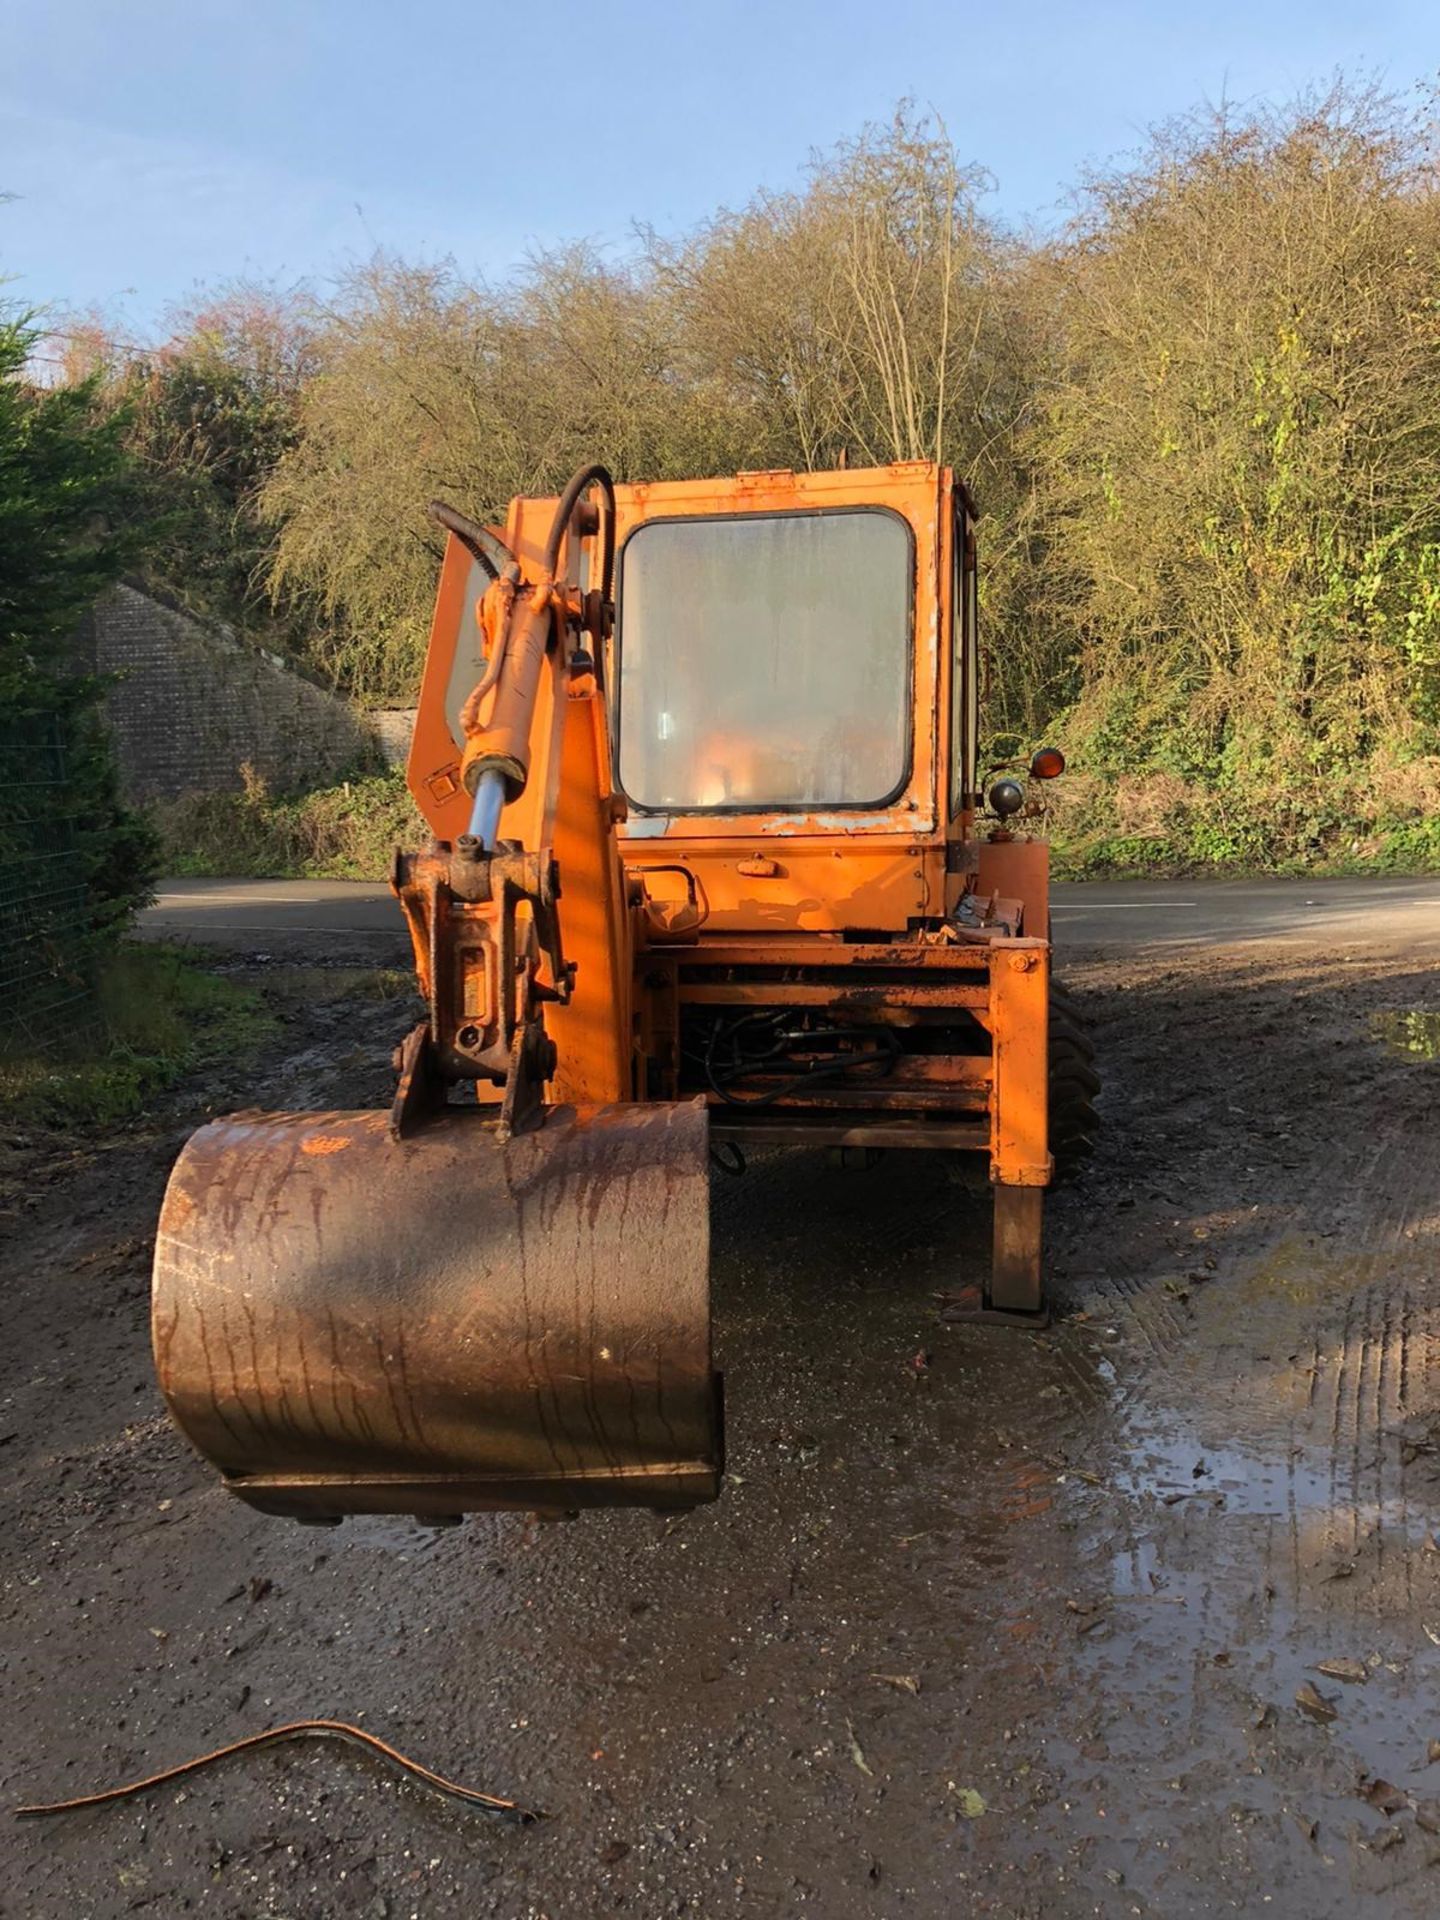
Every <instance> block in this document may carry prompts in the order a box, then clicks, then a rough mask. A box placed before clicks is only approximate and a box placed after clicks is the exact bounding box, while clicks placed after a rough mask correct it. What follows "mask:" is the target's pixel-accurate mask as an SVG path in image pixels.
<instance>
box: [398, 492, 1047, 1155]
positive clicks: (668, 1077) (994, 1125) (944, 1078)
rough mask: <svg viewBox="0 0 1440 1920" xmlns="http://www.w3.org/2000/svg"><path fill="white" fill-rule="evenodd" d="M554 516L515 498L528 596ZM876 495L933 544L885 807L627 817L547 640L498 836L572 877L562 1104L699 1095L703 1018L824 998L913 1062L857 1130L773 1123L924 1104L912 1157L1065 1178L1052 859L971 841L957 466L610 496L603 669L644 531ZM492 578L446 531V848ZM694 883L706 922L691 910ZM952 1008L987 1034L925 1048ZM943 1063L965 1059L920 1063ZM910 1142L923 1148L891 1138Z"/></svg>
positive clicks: (419, 761) (438, 734)
mask: <svg viewBox="0 0 1440 1920" xmlns="http://www.w3.org/2000/svg"><path fill="white" fill-rule="evenodd" d="M555 506H556V502H555V500H554V499H553V498H548V499H541V500H530V499H524V500H516V501H514V502H513V503H512V504H511V507H510V511H509V514H508V516H507V520H506V524H505V527H504V529H503V538H504V541H505V544H506V545H507V546H508V548H509V549H510V551H511V552H512V553H513V554H514V555H515V556H516V558H517V559H518V561H519V562H520V565H521V569H522V574H523V576H524V580H525V582H526V584H527V585H529V584H530V583H532V582H534V581H536V580H538V579H539V578H540V573H541V555H542V550H543V545H544V542H545V539H546V535H547V532H548V530H549V528H550V525H551V521H552V518H553V516H554V512H555ZM875 506H879V507H885V508H888V509H890V510H891V511H893V512H894V513H897V514H899V515H900V516H902V517H903V519H904V520H905V522H906V524H907V526H908V528H909V530H910V534H911V537H912V539H913V544H914V556H915V575H914V602H913V627H912V632H913V659H912V671H911V687H910V702H911V712H910V722H911V742H912V746H911V753H910V766H909V773H908V777H907V779H906V783H905V786H904V788H903V790H902V791H901V792H900V793H899V794H898V796H897V797H896V798H895V799H894V800H893V801H892V802H891V803H889V804H888V805H886V806H883V807H880V808H876V809H871V810H868V811H867V810H857V809H833V810H826V809H823V808H817V809H813V810H810V811H803V812H801V811H770V812H764V811H762V812H755V813H717V812H704V811H686V812H681V811H676V812H673V813H670V814H666V815H660V814H656V813H648V814H642V813H640V812H639V811H637V810H633V809H632V810H630V813H629V817H628V818H626V817H625V816H626V811H627V809H626V803H625V800H624V798H623V796H622V795H620V794H619V793H618V792H617V791H616V790H615V786H614V774H613V754H612V749H611V735H610V725H609V715H608V712H607V705H606V699H605V696H604V694H603V693H601V692H598V691H597V690H596V687H595V682H594V678H593V677H592V678H591V680H590V682H589V686H588V688H587V686H586V684H585V679H584V676H583V675H582V676H581V678H580V680H579V681H578V682H576V681H575V679H574V677H573V675H572V677H571V679H570V680H569V681H567V679H566V675H565V672H564V668H563V664H562V661H561V653H562V651H563V650H562V649H561V648H559V647H558V646H555V647H552V654H551V659H550V670H549V671H548V672H546V671H542V672H541V675H540V682H539V688H538V693H537V696H536V702H535V709H534V716H533V724H532V726H531V729H530V736H529V748H530V778H529V782H528V784H527V785H526V787H525V790H524V792H523V793H522V794H520V796H519V797H518V798H517V799H515V800H513V801H512V802H511V803H510V804H509V805H508V806H507V807H506V808H505V811H504V813H503V815H502V819H501V826H500V836H501V839H502V840H517V841H520V842H521V843H522V844H523V845H524V846H525V847H527V848H536V847H544V846H549V847H553V849H554V852H555V855H556V858H557V860H558V862H559V867H560V874H561V885H562V899H561V907H560V913H561V920H562V925H563V935H564V944H565V953H566V959H567V961H569V962H572V963H573V964H574V965H575V968H576V973H575V991H574V994H573V997H572V998H571V1000H570V1001H569V1003H568V1005H563V1006H561V1005H557V1006H554V1007H550V1008H547V1010H546V1015H545V1021H546V1028H547V1031H548V1032H549V1033H550V1034H551V1035H552V1037H553V1038H554V1040H555V1042H556V1045H557V1048H558V1054H559V1065H558V1067H557V1069H556V1073H555V1076H554V1079H553V1081H552V1082H551V1085H550V1093H551V1096H552V1097H553V1098H554V1099H556V1100H564V1101H573V1102H577V1103H579V1102H582V1101H583V1102H589V1101H604V1100H615V1099H621V1100H624V1099H642V1100H643V1099H646V1098H675V1097H677V1094H683V1092H684V1091H686V1088H685V1087H684V1086H683V1085H682V1084H681V1075H682V1065H681V1062H680V1057H679V1055H680V1048H679V1041H678V1037H677V1036H678V1033H679V1021H680V1019H681V1016H682V1012H683V1009H685V1008H686V1007H689V1008H701V1007H708V1006H716V1005H721V1006H723V1005H730V1006H734V1007H736V1008H744V1007H747V1006H755V1007H766V1008H775V1007H781V1006H806V1007H819V1008H822V1009H824V1008H829V1009H831V1010H832V1011H834V1012H835V1013H836V1017H837V1018H841V1019H853V1020H855V1021H857V1022H859V1021H861V1020H863V1021H864V1022H865V1023H866V1024H867V1026H870V1027H873V1026H875V1025H876V1024H879V1025H886V1024H889V1025H893V1026H895V1027H896V1028H897V1029H901V1030H905V1032H906V1033H907V1035H908V1036H909V1037H908V1038H907V1040H906V1047H907V1050H906V1051H905V1052H904V1053H903V1054H902V1056H901V1063H900V1064H899V1065H897V1068H896V1071H895V1072H894V1073H893V1074H892V1075H891V1076H889V1078H888V1079H886V1080H883V1081H881V1080H873V1079H872V1080H871V1081H869V1082H867V1083H866V1085H865V1086H863V1087H861V1086H857V1087H856V1088H854V1089H853V1090H852V1095H851V1098H850V1100H849V1109H848V1110H847V1114H846V1116H845V1117H844V1118H837V1117H836V1111H837V1109H839V1108H840V1107H842V1106H844V1105H845V1102H844V1101H842V1100H841V1099H840V1098H838V1096H837V1094H836V1092H835V1090H834V1089H831V1090H829V1091H828V1092H824V1093H822V1092H820V1091H818V1090H817V1091H816V1092H815V1093H814V1094H813V1095H810V1096H808V1097H807V1096H806V1095H805V1094H804V1093H803V1092H802V1093H795V1094H787V1095H784V1096H782V1097H781V1098H780V1099H778V1100H777V1101H776V1102H775V1104H774V1106H773V1107H771V1108H770V1109H769V1110H768V1112H767V1113H766V1114H765V1115H764V1116H761V1118H763V1120H764V1124H765V1127H766V1128H768V1129H769V1130H770V1135H773V1136H778V1134H779V1131H780V1122H781V1120H782V1119H785V1118H787V1116H788V1117H793V1119H794V1121H795V1124H796V1126H797V1127H803V1126H804V1125H808V1124H810V1123H814V1124H815V1125H816V1126H817V1127H821V1126H823V1127H824V1129H825V1131H824V1135H823V1137H825V1138H832V1139H838V1138H844V1137H846V1130H847V1129H848V1132H849V1135H851V1136H853V1137H854V1138H855V1139H857V1140H858V1139H859V1138H860V1136H861V1135H862V1134H866V1133H867V1132H869V1131H870V1130H871V1127H870V1121H869V1119H868V1118H867V1116H873V1115H876V1114H882V1115H885V1116H888V1117H889V1119H890V1120H891V1121H893V1122H901V1121H903V1120H904V1119H905V1117H906V1116H907V1115H908V1116H911V1117H913V1118H914V1120H915V1121H916V1124H917V1132H916V1135H915V1143H916V1144H927V1145H943V1144H963V1145H969V1146H972V1147H980V1148H982V1149H983V1150H985V1151H986V1152H987V1153H988V1155H989V1160H990V1171H991V1176H992V1178H993V1179H994V1180H995V1181H997V1182H998V1183H1001V1184H1004V1185H1010V1186H1016V1187H1036V1186H1043V1185H1045V1184H1046V1183H1047V1182H1048V1180H1049V1177H1050V1168H1051V1163H1050V1155H1049V1151H1048V1144H1047V1138H1046V1125H1047V1119H1046V1110H1047V1092H1046V1048H1047V1031H1046V1029H1047V1003H1048V981H1049V958H1050V956H1049V944H1048V943H1049V907H1048V872H1047V866H1046V849H1045V848H1044V847H1043V846H1042V845H1040V844H1038V843H1035V842H1031V841H1027V840H1023V839H1014V838H1010V839H1007V838H1004V837H1001V838H998V839H990V838H982V837H978V836H977V829H976V819H975V808H976V803H977V799H978V795H977V793H976V787H977V784H978V783H977V775H976V768H975V765H974V754H975V742H974V740H973V738H968V737H967V738H965V739H964V741H963V743H962V745H961V746H960V748H959V749H958V758H959V760H960V764H959V765H956V764H955V760H956V758H957V749H956V747H955V743H954V740H953V738H952V733H953V728H952V718H951V716H952V710H953V709H954V708H955V707H956V706H957V704H958V706H959V708H960V709H961V710H963V711H965V712H966V713H969V712H970V711H972V709H973V699H972V694H973V689H972V688H971V687H970V686H969V685H968V684H961V683H960V682H959V681H957V680H956V675H957V674H960V675H962V676H963V675H974V674H975V673H976V672H977V671H978V667H977V653H976V638H975V635H974V633H973V631H972V630H971V627H970V623H971V622H972V621H973V618H974V611H973V609H974V595H973V591H970V590H969V588H970V587H971V584H972V579H971V576H972V574H973V566H974V542H973V512H972V509H971V506H970V503H969V500H968V497H967V496H966V494H965V492H964V489H963V487H961V486H960V485H959V483H958V482H957V481H956V480H955V479H954V477H953V476H952V475H951V473H950V472H949V471H948V470H947V469H944V468H939V467H936V466H933V465H931V464H929V463H928V462H909V463H903V464H900V465H896V466H890V467H882V468H874V469H862V470H854V471H844V472H835V473H815V474H791V473H762V474H743V475H740V476H738V477H735V478H730V479H721V480H695V481H681V482H664V483H655V484H653V485H635V486H622V487H618V488H617V489H616V519H617V525H616V529H615V532H616V541H617V549H618V578H619V591H618V599H619V606H620V613H619V622H620V631H619V634H618V637H617V642H612V644H611V647H610V649H609V651H608V653H604V652H602V657H601V661H600V666H601V670H602V672H601V678H602V679H604V680H608V681H610V682H612V683H613V681H614V679H615V674H614V670H613V662H614V646H615V644H617V643H618V645H619V646H621V647H623V645H624V565H625V541H626V539H627V538H628V536H629V535H630V534H632V533H633V532H634V531H635V530H636V529H637V528H638V527H640V526H642V525H643V524H644V523H645V522H646V521H648V520H651V519H655V518H667V519H674V518H679V517H686V516H716V515H723V516H732V515H741V514H746V513H765V514H774V513H784V512H786V511H800V512H823V511H825V510H826V509H830V508H843V507H852V508H853V507H875ZM594 546H595V539H594V537H593V536H592V537H589V538H586V539H585V540H583V541H582V540H581V538H580V537H579V536H572V538H571V540H570V542H569V548H570V549H573V550H574V551H573V552H571V553H570V555H569V559H568V582H569V586H570V587H571V588H572V589H574V588H577V587H579V586H583V585H585V584H587V582H588V580H589V579H590V578H591V574H590V572H588V571H587V572H586V573H585V574H584V577H583V578H582V564H583V568H585V569H593V567H594V564H595V554H594ZM582 548H583V563H582ZM957 560H959V561H962V562H963V564H961V565H959V566H957ZM485 584H486V582H485V576H484V575H483V573H482V572H481V570H480V568H479V567H478V566H477V565H476V563H475V562H474V561H473V560H472V559H471V556H470V554H469V553H468V552H467V551H466V550H465V548H464V547H463V546H462V545H461V544H460V543H459V542H458V541H457V540H456V539H455V538H453V537H452V538H451V539H450V541H449V545H448V548H447V552H446V556H445V562H444V567H443V570H442V574H441V580H440V587H439V594H438V598H437V603H436V611H435V621H434V625H433V628H432V633H431V641H430V650H429V655H428V658H427V662H426V668H425V676H424V683H423V686H422V689H421V695H420V706H419V714H418V719H417V723H416V729H415V736H414V743H413V747H412V752H411V758H410V770H409V782H410V788H411V792H412V793H413V794H414V797H415V799H416V802H417V804H418V805H419V807H420V809H421V811H422V812H423V813H424V815H425V817H426V819H427V820H428V822H429V824H430V826H431V828H432V830H433V831H434V832H435V834H436V835H437V837H439V838H441V839H444V840H454V839H456V838H457V837H458V836H459V835H461V834H463V833H464V832H465V831H466V830H467V825H468V820H469V813H470V799H469V795H468V794H467V793H466V791H465V789H464V785H463V784H462V770H461V768H462V758H463V756H464V749H465V739H464V735H463V731H462V730H461V728H460V722H459V715H460V709H461V706H462V705H463V701H464V697H465V694H466V692H467V691H468V689H469V688H471V687H473V686H474V684H475V682H476V680H478V678H479V675H480V671H481V661H480V652H481V650H482V647H483V644H484V643H483V641H482V640H481V638H480V624H479V622H478V620H477V617H476V613H475V604H476V602H477V600H478V599H479V598H480V596H481V594H482V592H483V590H484V588H485ZM560 584H561V586H562V588H563V587H564V585H565V584H566V583H565V582H561V583H560ZM525 591H526V586H522V587H521V589H520V593H521V595H523V594H524V592H525ZM519 604H520V601H519V600H518V599H517V607H518V606H519ZM957 620H958V621H959V622H960V637H961V644H959V645H957V644H955V642H954V638H953V636H954V635H955V627H956V622H957ZM467 676H468V678H467ZM967 731H973V725H971V726H970V727H969V728H968V729H967ZM675 869H679V870H681V871H678V872H677V871H675ZM667 870H668V871H667ZM691 895H693V897H694V899H695V900H696V901H697V902H698V903H699V904H698V906H697V907H696V908H695V909H692V908H691V907H690V906H689V905H687V904H686V902H687V900H688V898H689V897H690V896H691ZM697 921H699V922H700V924H698V925H697V924H696V922H697ZM947 1020H948V1021H950V1022H951V1023H952V1026H955V1027H958V1028H963V1029H965V1030H966V1031H968V1032H970V1033H971V1035H972V1040H971V1041H969V1042H966V1043H965V1045H966V1046H968V1047H969V1048H970V1051H965V1050H964V1049H963V1048H960V1047H956V1046H951V1043H950V1042H949V1041H946V1042H945V1043H944V1046H942V1045H941V1043H940V1041H939V1040H938V1039H937V1038H936V1036H934V1035H933V1034H932V1036H931V1038H930V1039H929V1040H928V1041H926V1042H925V1043H924V1045H918V1044H917V1045H916V1047H915V1050H913V1051H911V1050H909V1049H910V1046H911V1042H912V1041H913V1040H914V1036H915V1033H916V1032H917V1031H918V1030H919V1029H922V1028H925V1027H927V1026H928V1027H931V1028H933V1027H936V1026H937V1025H938V1026H942V1027H944V1023H945V1022H946V1021H947ZM944 1031H945V1032H947V1033H949V1032H950V1031H951V1028H950V1027H944ZM962 1037H963V1036H962ZM945 1046H950V1049H951V1050H950V1051H949V1052H948V1053H947V1052H946V1051H945V1050H944V1047H945ZM926 1047H929V1049H930V1050H929V1051H926ZM937 1048H938V1051H937V1050H936V1049H937ZM935 1061H949V1063H950V1064H949V1065H948V1066H946V1067H933V1066H927V1064H926V1063H927V1062H935ZM947 1090H948V1091H947ZM827 1116H829V1117H828V1118H827ZM937 1116H939V1117H938V1118H937ZM946 1116H948V1118H949V1120H950V1121H952V1122H953V1127H952V1128H951V1132H950V1133H949V1134H947V1133H946V1129H945V1127H944V1125H942V1124H941V1121H943V1120H944V1119H945V1117H946ZM744 1117H745V1116H737V1115H735V1114H733V1113H731V1112H730V1111H729V1110H728V1109H726V1108H724V1107H723V1106H722V1105H720V1104H718V1103H717V1104H716V1106H715V1107H714V1109H713V1111H712V1119H714V1120H715V1122H716V1124H717V1125H720V1124H727V1125H734V1126H735V1127H736V1128H739V1126H740V1124H741V1121H742V1119H744ZM750 1118H751V1120H752V1122H753V1124H754V1126H755V1128H758V1127H759V1119H757V1117H756V1116H750ZM922 1119H923V1122H924V1125H923V1127H921V1125H920V1123H921V1121H922ZM977 1129H978V1130H977ZM922 1134H923V1136H924V1137H923V1139H922ZM952 1136H953V1137H952ZM757 1137H760V1136H759V1135H758V1133H757ZM767 1137H769V1136H767ZM817 1137H821V1136H819V1135H817ZM894 1143H895V1144H901V1145H903V1144H907V1141H906V1140H905V1139H904V1138H902V1137H901V1135H900V1133H899V1132H897V1133H896V1135H895V1140H894Z"/></svg>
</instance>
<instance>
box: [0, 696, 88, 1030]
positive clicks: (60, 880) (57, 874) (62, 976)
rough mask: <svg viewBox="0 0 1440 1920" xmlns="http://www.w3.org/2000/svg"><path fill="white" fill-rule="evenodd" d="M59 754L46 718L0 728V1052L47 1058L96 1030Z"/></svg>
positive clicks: (80, 887)
mask: <svg viewBox="0 0 1440 1920" xmlns="http://www.w3.org/2000/svg"><path fill="white" fill-rule="evenodd" d="M69 801H70V793H69V789H68V787H67V784H66V768H65V750H64V746H63V743H62V740H61V735H60V729H59V726H58V724H57V723H56V722H55V721H54V720H53V719H50V718H47V717H45V716H27V717H25V718H23V719H20V720H18V721H17V720H9V721H6V720H0V1049H4V1050H6V1051H11V1052H13V1051H15V1050H20V1051H36V1050H38V1051H43V1052H46V1053H49V1052H53V1051H55V1050H57V1049H58V1048H60V1047H62V1046H66V1045H69V1044H73V1043H74V1042H75V1041H76V1040H77V1039H83V1038H84V1037H85V1036H86V1035H87V1034H88V1033H89V1031H90V1030H91V1028H92V1027H93V1026H94V1024H95V1010H94V1004H93V997H92V986H91V980H90V975H89V968H88V965H87V964H86V961H85V958H84V956H85V955H86V953H87V951H88V945H89V943H88V941H87V939H86V937H85V936H86V934H87V932H88V914H87V908H88V900H87V894H86V887H85V881H84V878H83V876H82V874H81V871H80V866H79V862H78V860H77V857H76V853H75V826H74V822H73V820H72V819H71V817H70V815H69V813H68V811H67V807H68V804H69Z"/></svg>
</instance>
